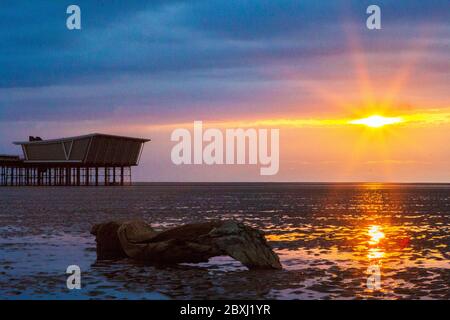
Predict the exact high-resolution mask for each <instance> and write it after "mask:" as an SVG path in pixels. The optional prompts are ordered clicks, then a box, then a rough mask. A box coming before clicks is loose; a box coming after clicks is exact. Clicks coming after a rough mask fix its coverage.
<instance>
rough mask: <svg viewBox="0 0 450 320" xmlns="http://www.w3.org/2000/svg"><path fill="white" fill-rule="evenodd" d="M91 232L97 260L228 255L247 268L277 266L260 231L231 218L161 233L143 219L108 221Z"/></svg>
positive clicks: (199, 258) (185, 259) (170, 261)
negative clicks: (94, 242) (94, 239)
mask: <svg viewBox="0 0 450 320" xmlns="http://www.w3.org/2000/svg"><path fill="white" fill-rule="evenodd" d="M91 233H92V234H94V235H95V236H96V241H97V258H98V259H99V260H104V259H111V257H115V258H121V257H123V256H124V255H125V256H127V257H129V258H132V259H136V260H139V261H144V262H148V263H155V264H174V263H182V262H191V263H197V262H204V261H208V259H209V258H211V257H214V256H220V255H229V256H231V257H233V258H234V259H236V260H239V261H240V262H242V264H244V265H245V266H246V267H248V268H249V269H281V264H280V261H279V258H278V256H277V255H276V254H275V253H274V252H273V250H272V248H270V246H269V245H268V244H267V242H266V239H265V238H264V234H263V233H262V232H261V231H260V230H257V229H254V228H251V227H249V226H246V225H244V224H242V223H239V222H235V221H214V222H205V223H195V224H187V225H184V226H180V227H176V228H172V229H169V230H166V231H163V232H156V231H155V230H153V229H152V228H151V227H150V226H149V225H148V224H146V223H145V222H144V221H128V222H124V223H121V224H119V223H117V222H108V223H102V224H99V225H95V226H94V227H93V228H92V232H91ZM105 233H108V235H106V234H105ZM105 242H110V243H105ZM99 247H100V249H99ZM119 247H120V250H119ZM99 253H100V254H99ZM105 257H107V258H105Z"/></svg>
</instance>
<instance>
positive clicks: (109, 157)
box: [0, 133, 150, 186]
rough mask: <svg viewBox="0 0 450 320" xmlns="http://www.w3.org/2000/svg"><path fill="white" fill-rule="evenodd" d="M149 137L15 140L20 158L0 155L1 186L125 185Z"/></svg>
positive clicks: (106, 136)
mask: <svg viewBox="0 0 450 320" xmlns="http://www.w3.org/2000/svg"><path fill="white" fill-rule="evenodd" d="M148 141H150V140H149V139H141V138H131V137H123V136H113V135H105V134H98V133H94V134H90V135H84V136H77V137H70V138H61V139H53V140H42V139H40V138H39V137H37V138H36V137H30V138H29V141H25V142H15V143H14V144H16V145H19V146H21V147H22V151H23V157H20V156H13V155H0V186H124V185H131V183H132V175H131V168H132V167H133V166H137V165H138V164H139V159H140V155H141V153H142V149H143V145H144V143H145V142H148Z"/></svg>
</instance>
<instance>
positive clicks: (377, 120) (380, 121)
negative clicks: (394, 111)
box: [349, 115, 403, 128]
mask: <svg viewBox="0 0 450 320" xmlns="http://www.w3.org/2000/svg"><path fill="white" fill-rule="evenodd" d="M400 122H403V119H402V118H400V117H383V116H380V115H373V116H370V117H367V118H363V119H356V120H351V121H349V123H350V124H360V125H365V126H368V127H371V128H380V127H383V126H386V125H389V124H395V123H400Z"/></svg>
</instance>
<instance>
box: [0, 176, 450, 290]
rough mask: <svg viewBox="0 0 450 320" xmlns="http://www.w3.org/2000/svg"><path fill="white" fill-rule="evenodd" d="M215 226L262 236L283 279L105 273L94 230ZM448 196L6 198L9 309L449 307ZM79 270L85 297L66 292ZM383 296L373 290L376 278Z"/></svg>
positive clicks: (124, 268) (234, 193) (440, 189)
mask: <svg viewBox="0 0 450 320" xmlns="http://www.w3.org/2000/svg"><path fill="white" fill-rule="evenodd" d="M133 218H140V219H145V220H146V221H148V222H149V223H151V224H152V225H153V226H154V227H155V228H157V229H164V228H167V227H171V226H176V225H180V224H184V223H189V222H201V221H207V220H211V219H236V220H239V221H242V222H245V223H248V224H250V225H252V226H254V227H257V228H260V229H262V230H264V231H265V232H266V236H267V239H268V240H269V241H270V243H271V245H272V246H273V247H274V248H275V250H276V252H277V253H278V254H279V255H280V259H281V262H282V264H283V267H284V270H281V271H249V270H247V269H246V268H245V267H244V266H242V265H241V264H240V263H239V262H237V261H234V260H233V259H231V258H229V257H216V258H213V259H211V260H210V261H209V262H208V263H202V264H183V265H178V266H172V267H169V268H158V267H154V266H145V265H141V264H136V263H133V262H132V261H128V260H122V261H116V262H101V263H98V262H96V261H95V260H96V259H95V258H96V255H95V241H94V237H93V236H92V235H90V234H89V230H90V227H91V226H92V225H93V224H94V223H99V222H104V221H108V220H126V219H133ZM449 245H450V185H342V184H341V185H337V184H328V185H311V184H276V185H274V184H212V185H208V184H198V185H186V184H181V185H139V186H133V187H110V188H104V187H98V188H96V187H78V188H77V187H68V188H57V187H54V188H53V187H45V188H37V187H33V188H9V187H8V188H1V189H0V297H1V298H3V299H191V298H192V299H365V298H375V299H386V298H392V299H411V298H412V299H450V290H449V288H448V284H449V283H450V255H449V251H450V250H449ZM71 264H77V265H79V266H80V267H81V270H82V289H81V290H72V291H71V290H68V289H67V288H66V274H65V270H66V268H67V266H68V265H71ZM370 266H378V267H379V268H380V270H381V283H380V284H381V288H380V289H378V290H374V289H368V288H367V277H368V274H367V268H368V267H370Z"/></svg>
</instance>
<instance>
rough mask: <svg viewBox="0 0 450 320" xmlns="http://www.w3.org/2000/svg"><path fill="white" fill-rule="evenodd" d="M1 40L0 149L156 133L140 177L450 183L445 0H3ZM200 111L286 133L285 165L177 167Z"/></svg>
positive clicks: (449, 43)
mask: <svg viewBox="0 0 450 320" xmlns="http://www.w3.org/2000/svg"><path fill="white" fill-rule="evenodd" d="M70 4H77V5H79V6H80V7H81V15H82V30H75V31H69V30H67V28H66V18H67V14H66V8H67V6H68V5H70ZM371 4H377V5H379V6H380V7H381V17H382V29H381V30H368V29H367V28H366V18H367V14H366V8H367V6H368V5H371ZM0 43H1V46H0V153H20V150H19V149H17V147H16V146H13V145H12V144H11V142H12V141H17V140H23V139H27V138H28V136H29V135H38V136H42V137H43V138H57V137H63V136H73V135H79V134H86V133H92V132H101V133H111V134H120V135H130V136H139V137H146V138H151V139H152V142H150V143H148V144H146V146H145V149H144V153H143V155H142V158H141V165H140V166H139V167H138V168H136V169H134V172H135V173H134V176H135V180H140V181H391V182H450V143H449V141H450V139H449V138H450V90H449V84H450V2H449V1H448V0H430V1H423V0H408V1H406V0H405V1H394V0H390V1H387V0H386V1H363V0H354V1H352V0H341V1H339V0H334V1H317V0H314V1H312V0H311V1H306V0H303V1H300V0H292V1H287V0H280V1H273V0H247V1H232V0H207V1H195V0H194V1H181V0H180V1H170V0H164V1H162V0H161V1H158V0H153V1H148V3H146V4H144V1H141V0H139V1H81V0H76V1H54V0H52V1H50V0H48V1H8V0H6V1H2V2H1V3H0ZM374 115H379V116H384V117H387V118H389V119H390V120H388V122H391V123H389V124H386V125H384V126H380V127H377V128H375V127H371V126H368V125H365V124H364V122H365V121H364V120H362V121H361V119H365V118H367V117H370V116H374ZM371 119H372V120H373V121H375V120H377V118H371ZM381 119H382V118H381ZM194 120H202V121H203V122H204V123H205V124H206V125H208V126H210V127H217V128H236V127H246V128H279V129H280V170H279V173H278V174H277V175H275V176H260V175H259V166H248V165H245V166H225V165H224V166H206V165H202V166H198V165H197V166H194V165H191V166H175V165H173V164H172V162H171V159H170V151H171V148H172V146H173V145H174V143H173V142H171V141H170V134H171V132H172V130H174V129H175V128H181V127H185V128H188V129H190V130H192V125H193V121H194ZM366 124H367V123H366ZM368 124H370V121H369V123H368ZM372 124H373V122H372Z"/></svg>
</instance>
